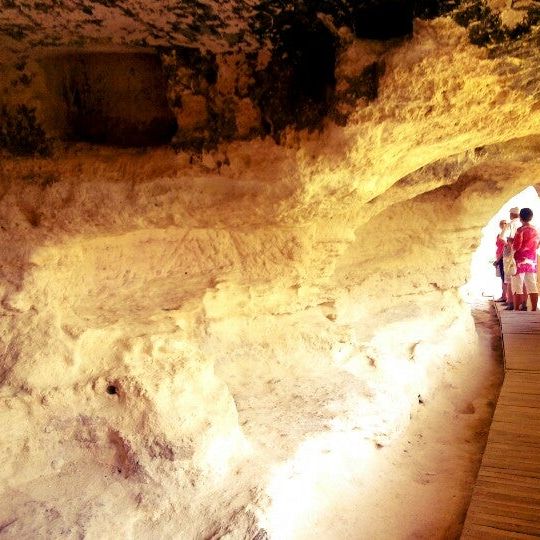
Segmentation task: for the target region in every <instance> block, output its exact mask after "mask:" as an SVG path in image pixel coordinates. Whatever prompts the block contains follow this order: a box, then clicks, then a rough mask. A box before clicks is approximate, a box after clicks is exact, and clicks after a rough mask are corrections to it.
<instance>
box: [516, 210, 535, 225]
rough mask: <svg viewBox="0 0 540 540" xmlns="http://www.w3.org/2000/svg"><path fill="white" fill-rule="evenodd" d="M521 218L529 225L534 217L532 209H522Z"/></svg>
mask: <svg viewBox="0 0 540 540" xmlns="http://www.w3.org/2000/svg"><path fill="white" fill-rule="evenodd" d="M519 217H520V219H522V220H523V221H525V223H529V221H531V219H532V217H533V211H532V210H531V209H530V208H522V209H521V210H520V211H519Z"/></svg>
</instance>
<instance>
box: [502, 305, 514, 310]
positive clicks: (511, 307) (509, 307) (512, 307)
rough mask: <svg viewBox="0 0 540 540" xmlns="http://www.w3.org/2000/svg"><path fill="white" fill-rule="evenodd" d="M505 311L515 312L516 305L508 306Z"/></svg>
mask: <svg viewBox="0 0 540 540" xmlns="http://www.w3.org/2000/svg"><path fill="white" fill-rule="evenodd" d="M504 310H505V311H514V304H508V305H507V306H506V307H505V308H504Z"/></svg>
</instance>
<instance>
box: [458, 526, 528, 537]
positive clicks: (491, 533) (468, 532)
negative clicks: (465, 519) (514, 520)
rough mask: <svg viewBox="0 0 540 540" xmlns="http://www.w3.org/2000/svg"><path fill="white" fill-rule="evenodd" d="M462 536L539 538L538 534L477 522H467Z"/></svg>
mask: <svg viewBox="0 0 540 540" xmlns="http://www.w3.org/2000/svg"><path fill="white" fill-rule="evenodd" d="M461 538H463V539H466V540H510V539H513V538H517V539H528V538H537V536H533V535H530V534H523V533H516V532H512V531H505V530H504V529H498V528H496V527H488V526H486V525H477V524H475V523H471V524H467V525H466V526H465V527H464V528H463V534H462V535H461Z"/></svg>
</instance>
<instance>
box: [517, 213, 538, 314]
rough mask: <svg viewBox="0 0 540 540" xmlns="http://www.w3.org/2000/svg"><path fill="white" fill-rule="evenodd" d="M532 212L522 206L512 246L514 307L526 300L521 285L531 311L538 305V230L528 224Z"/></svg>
mask: <svg viewBox="0 0 540 540" xmlns="http://www.w3.org/2000/svg"><path fill="white" fill-rule="evenodd" d="M532 217H533V212H532V210H531V209H530V208H522V209H521V211H520V212H519V218H520V221H521V223H522V226H521V227H520V228H519V229H518V230H517V232H516V235H515V237H514V242H513V245H512V248H513V250H514V259H515V261H516V266H517V273H516V275H515V276H513V277H512V290H513V291H514V309H519V306H520V305H521V303H522V302H526V300H527V295H526V294H523V285H524V284H525V286H526V287H527V292H528V294H529V296H530V297H531V306H532V311H536V308H537V306H538V286H537V284H536V250H537V249H538V242H539V237H538V231H537V230H536V229H535V228H534V227H533V226H532V225H531V224H530V221H531V219H532Z"/></svg>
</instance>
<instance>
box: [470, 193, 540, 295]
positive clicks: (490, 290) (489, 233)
mask: <svg viewBox="0 0 540 540" xmlns="http://www.w3.org/2000/svg"><path fill="white" fill-rule="evenodd" d="M512 207H518V208H530V209H531V210H532V211H533V214H534V216H533V220H532V225H533V226H535V227H536V228H538V227H540V198H539V197H538V193H537V191H536V189H535V188H534V187H533V186H529V187H527V188H526V189H524V190H523V191H521V192H519V193H518V194H516V195H514V196H513V197H512V198H510V199H509V200H508V201H507V202H506V203H504V205H503V206H501V208H500V209H499V210H498V211H497V212H496V213H495V215H494V216H493V217H492V218H491V219H490V220H489V222H488V223H487V225H486V226H485V227H484V228H483V229H482V237H481V240H480V243H479V245H478V247H477V249H476V251H475V252H474V254H473V256H472V260H471V271H470V278H469V281H468V282H467V283H466V284H465V285H464V286H463V287H462V294H463V295H464V297H465V298H466V299H468V300H470V301H472V302H475V301H476V300H477V299H480V298H482V297H484V298H485V297H494V298H498V297H500V296H501V278H500V277H498V276H497V275H496V273H495V267H494V266H493V262H494V260H495V240H496V238H497V235H498V234H499V232H500V228H499V223H500V221H501V220H507V221H508V220H509V214H510V208H512Z"/></svg>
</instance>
